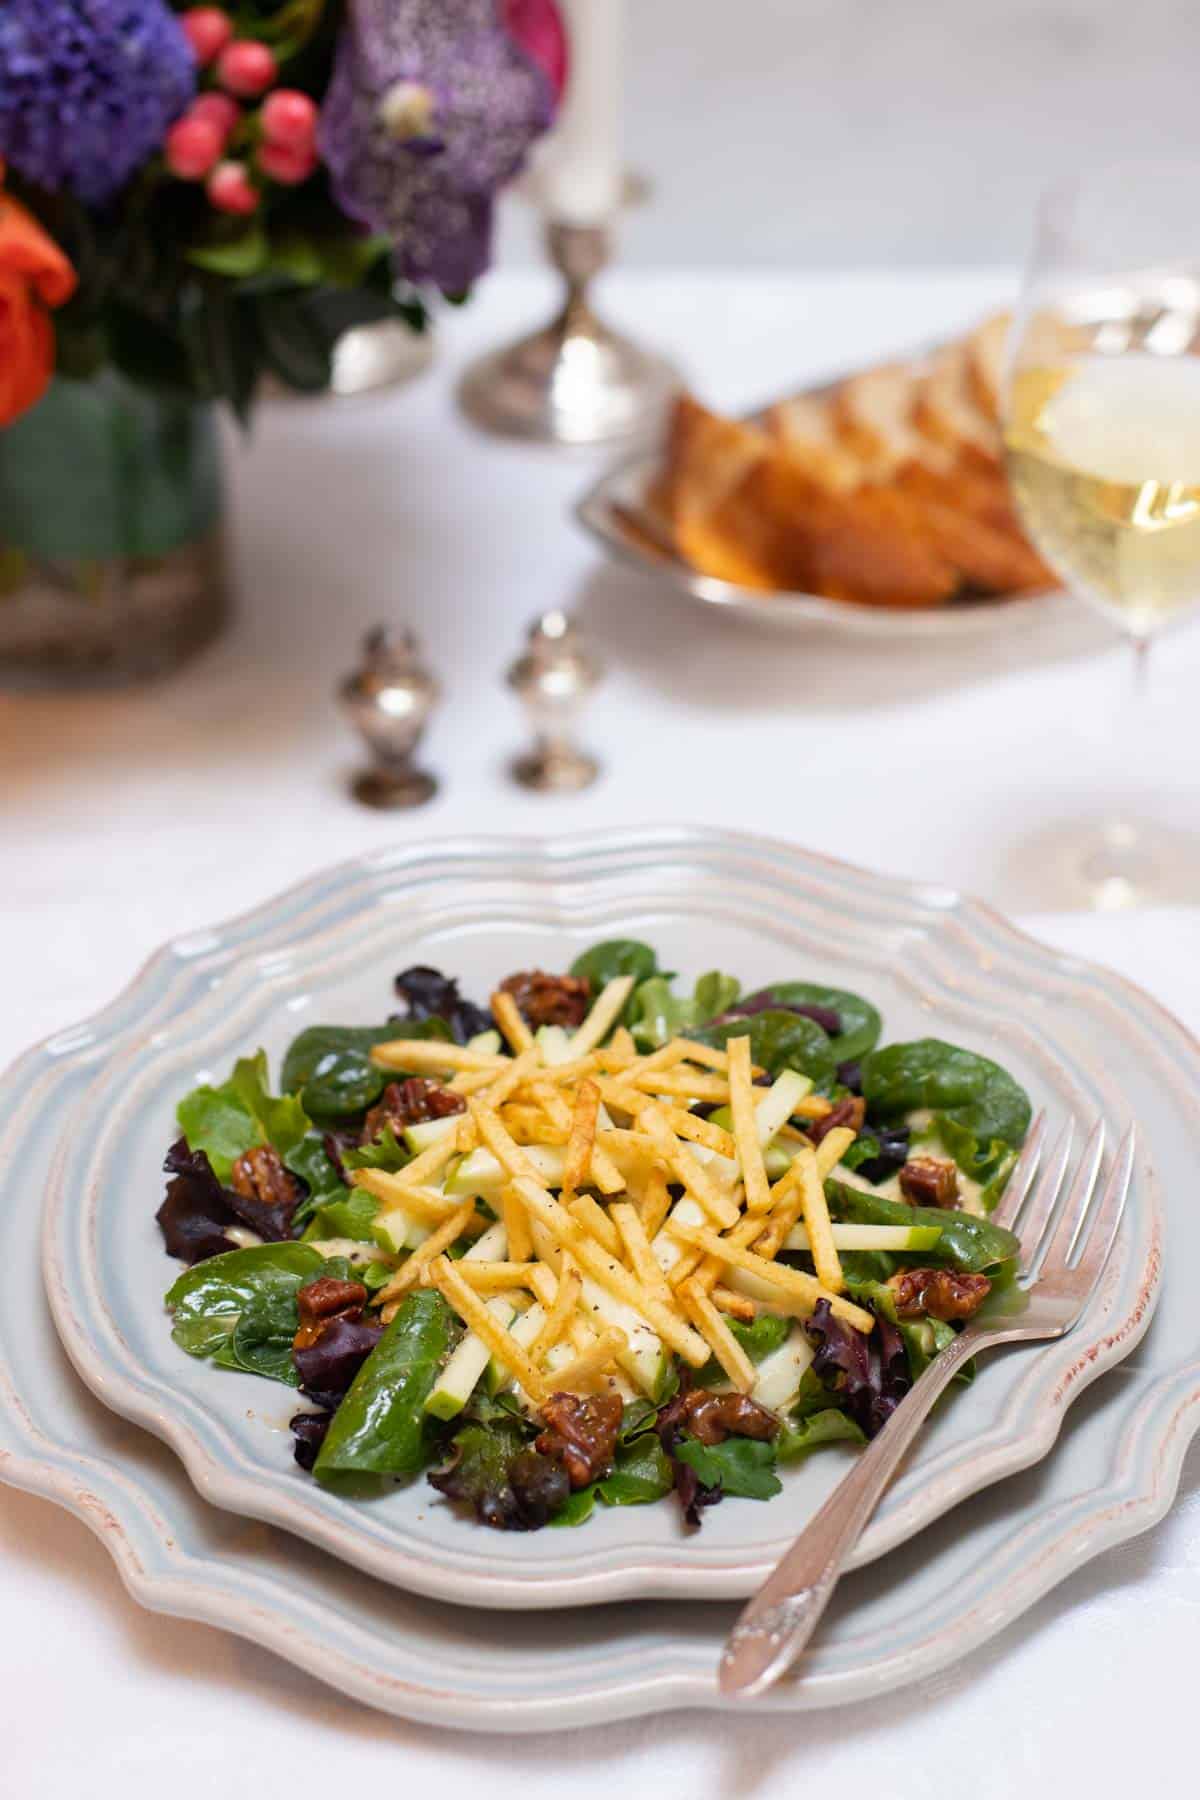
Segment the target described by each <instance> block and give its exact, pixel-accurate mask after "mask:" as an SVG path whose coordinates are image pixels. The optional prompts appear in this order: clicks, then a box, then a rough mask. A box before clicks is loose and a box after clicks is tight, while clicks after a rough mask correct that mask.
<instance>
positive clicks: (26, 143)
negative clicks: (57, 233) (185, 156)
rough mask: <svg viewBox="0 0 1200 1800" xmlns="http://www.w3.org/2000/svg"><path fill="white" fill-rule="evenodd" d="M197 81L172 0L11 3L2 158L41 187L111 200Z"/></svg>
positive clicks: (1, 27)
mask: <svg viewBox="0 0 1200 1800" xmlns="http://www.w3.org/2000/svg"><path fill="white" fill-rule="evenodd" d="M195 87H196V70H195V63H194V61H193V58H192V53H191V51H190V49H189V48H188V43H187V39H186V38H185V37H184V35H183V31H182V30H181V28H180V25H179V21H178V19H177V18H176V17H175V15H174V13H172V12H171V10H170V8H169V7H168V6H166V5H165V4H164V0H4V3H3V4H2V5H0V156H4V157H7V158H8V160H9V161H10V162H11V163H12V165H13V168H14V169H16V170H18V171H19V173H20V174H22V175H23V176H24V177H25V179H26V180H27V181H30V182H32V183H33V184H34V185H35V186H36V187H41V188H46V189H48V190H49V191H50V192H52V193H53V192H56V191H57V190H58V189H59V188H70V189H71V190H72V191H73V192H74V193H75V194H77V195H78V196H79V198H80V199H81V200H83V201H85V202H86V203H87V204H88V205H90V206H103V205H104V203H105V202H106V201H107V200H109V199H111V198H112V196H113V194H115V193H116V192H117V189H118V188H120V187H122V186H123V185H124V183H125V182H126V181H127V180H128V179H129V177H130V176H131V175H132V174H133V172H134V170H135V169H137V168H138V167H139V166H140V164H142V163H143V162H145V161H146V159H147V158H148V157H149V156H151V155H153V153H154V151H155V150H157V148H158V147H159V145H160V144H161V143H162V141H163V137H164V136H165V134H166V130H167V127H168V125H170V123H171V121H172V120H173V119H175V118H177V117H178V115H179V114H180V113H181V112H182V111H183V109H184V107H185V106H186V105H187V103H188V101H189V100H190V99H191V97H192V95H193V93H194V92H195Z"/></svg>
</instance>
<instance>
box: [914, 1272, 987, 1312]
mask: <svg viewBox="0 0 1200 1800" xmlns="http://www.w3.org/2000/svg"><path fill="white" fill-rule="evenodd" d="M888 1286H889V1287H890V1288H891V1289H892V1292H893V1293H894V1294H895V1296H896V1316H897V1318H900V1319H917V1318H920V1316H921V1314H922V1313H928V1315H929V1317H930V1318H931V1319H969V1318H971V1317H972V1315H973V1314H974V1313H977V1312H978V1311H979V1308H980V1307H981V1306H982V1305H983V1302H984V1301H985V1300H986V1298H987V1296H988V1294H989V1293H990V1292H991V1287H992V1284H991V1282H990V1281H989V1280H988V1278H987V1276H986V1275H966V1274H960V1272H959V1271H958V1270H957V1269H898V1270H897V1271H896V1273H895V1274H894V1275H893V1276H891V1277H890V1278H889V1280H888Z"/></svg>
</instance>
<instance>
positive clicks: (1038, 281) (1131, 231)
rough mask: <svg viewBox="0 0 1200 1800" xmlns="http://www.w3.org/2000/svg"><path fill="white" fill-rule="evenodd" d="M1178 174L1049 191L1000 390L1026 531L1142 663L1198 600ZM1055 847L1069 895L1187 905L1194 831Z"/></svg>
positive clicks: (1111, 830) (1198, 306) (1198, 480)
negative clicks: (1069, 882) (1068, 861)
mask: <svg viewBox="0 0 1200 1800" xmlns="http://www.w3.org/2000/svg"><path fill="white" fill-rule="evenodd" d="M1188 174H1189V185H1190V181H1191V180H1193V179H1194V175H1193V174H1192V172H1191V171H1189V172H1188ZM1182 180H1183V176H1182V172H1181V171H1179V170H1174V171H1169V172H1164V171H1162V170H1158V171H1154V172H1153V173H1152V174H1151V173H1147V172H1146V171H1145V170H1142V171H1140V172H1137V173H1135V172H1134V171H1133V170H1132V169H1131V170H1127V171H1124V172H1123V173H1118V174H1116V175H1115V176H1114V173H1113V172H1112V171H1107V172H1105V173H1104V174H1103V176H1102V177H1099V176H1098V177H1096V178H1094V179H1093V178H1092V177H1087V178H1084V179H1082V180H1080V181H1078V182H1075V183H1069V184H1064V185H1063V186H1062V187H1059V188H1056V189H1054V190H1052V191H1051V192H1050V193H1049V194H1048V195H1047V197H1046V199H1045V201H1044V202H1043V205H1042V209H1041V214H1040V219H1039V226H1038V234H1037V242H1036V245H1035V250H1034V255H1033V258H1032V262H1031V265H1030V269H1029V273H1028V276H1027V279H1026V283H1025V288H1024V292H1023V295H1022V299H1021V304H1020V307H1019V309H1018V313H1017V316H1016V318H1015V320H1014V324H1013V330H1012V336H1011V340H1010V345H1009V368H1008V375H1007V380H1006V384H1005V395H1004V418H1003V427H1004V441H1005V450H1006V458H1007V464H1008V471H1009V477H1010V480H1011V483H1012V487H1013V492H1014V494H1015V496H1016V501H1017V505H1018V507H1019V509H1020V512H1021V517H1022V520H1023V522H1024V525H1025V527H1026V530H1027V531H1028V533H1029V536H1030V537H1031V538H1032V540H1033V542H1034V543H1035V544H1036V546H1037V548H1038V549H1039V550H1040V552H1041V553H1042V555H1043V556H1044V558H1045V559H1046V561H1047V562H1048V563H1049V564H1050V565H1051V567H1052V568H1054V569H1055V570H1056V571H1057V573H1058V574H1059V575H1060V576H1061V577H1062V579H1063V581H1064V582H1065V583H1066V585H1067V586H1068V587H1069V588H1070V589H1072V590H1073V591H1074V592H1076V593H1078V594H1080V595H1081V596H1082V597H1083V598H1084V599H1087V600H1090V601H1091V602H1092V603H1093V604H1094V605H1095V606H1097V607H1099V608H1100V609H1101V611H1103V612H1104V613H1105V614H1107V616H1108V617H1109V618H1111V619H1112V620H1113V621H1114V622H1115V623H1116V624H1117V625H1118V626H1119V627H1120V629H1121V630H1122V632H1123V633H1124V634H1125V636H1126V637H1127V639H1128V640H1129V641H1130V643H1131V644H1132V646H1133V648H1134V651H1135V654H1136V658H1137V662H1138V664H1139V666H1140V667H1142V668H1144V664H1145V657H1146V651H1147V646H1148V644H1149V641H1150V639H1151V637H1152V636H1154V635H1155V634H1157V633H1158V632H1160V631H1161V630H1162V629H1163V628H1164V627H1166V626H1167V625H1169V624H1170V623H1171V622H1172V621H1174V620H1176V619H1178V618H1180V617H1181V616H1182V615H1183V614H1184V613H1186V612H1187V611H1188V610H1189V609H1192V608H1194V607H1196V606H1197V605H1198V604H1200V232H1197V233H1196V234H1195V249H1194V251H1193V252H1191V253H1190V254H1188V253H1187V252H1182V251H1181V252H1179V253H1178V254H1173V252H1174V251H1175V250H1176V246H1177V242H1178V241H1179V240H1181V239H1183V238H1184V236H1185V233H1186V228H1187V222H1186V220H1183V221H1181V218H1180V213H1179V207H1178V199H1179V195H1180V193H1186V192H1187V191H1188V188H1187V186H1181V182H1182ZM1171 196H1174V199H1173V200H1171V199H1170V197H1171ZM1169 200H1170V204H1168V201H1169ZM1185 212H1186V209H1185ZM1137 735H1139V736H1140V735H1141V734H1140V733H1139V734H1137ZM1065 849H1066V851H1067V853H1068V854H1069V855H1070V856H1071V857H1072V858H1073V860H1074V869H1073V875H1074V888H1075V894H1076V896H1077V897H1078V898H1079V899H1081V900H1084V899H1087V900H1090V901H1091V902H1092V903H1093V904H1095V905H1100V906H1110V907H1112V906H1123V905H1131V904H1135V903H1138V902H1145V901H1150V900H1154V899H1156V898H1170V899H1176V900H1178V899H1184V898H1189V897H1190V898H1192V899H1200V838H1190V837H1189V836H1188V835H1187V834H1185V833H1181V832H1179V831H1168V830H1166V829H1165V828H1163V827H1161V826H1159V825H1157V824H1156V823H1155V821H1153V820H1152V819H1149V820H1148V819H1145V818H1141V817H1139V818H1138V819H1137V820H1136V821H1132V820H1125V819H1120V818H1112V819H1108V820H1105V821H1102V822H1098V823H1097V825H1096V826H1095V828H1094V830H1092V831H1091V832H1090V834H1080V836H1079V838H1078V840H1077V841H1076V842H1075V843H1073V844H1069V845H1066V846H1065Z"/></svg>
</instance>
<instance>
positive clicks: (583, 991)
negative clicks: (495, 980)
mask: <svg viewBox="0 0 1200 1800" xmlns="http://www.w3.org/2000/svg"><path fill="white" fill-rule="evenodd" d="M500 987H501V990H502V992H504V993H506V994H511V995H512V997H513V999H514V1000H515V1001H516V1003H517V1010H518V1011H519V1012H520V1014H521V1017H522V1018H523V1019H524V1021H525V1023H526V1024H527V1025H532V1026H534V1027H536V1026H538V1025H568V1026H575V1025H582V1023H583V1021H584V1018H585V1016H586V1014H587V1010H588V1007H589V1006H590V1004H591V999H592V984H591V982H590V981H589V980H588V979H587V976H586V975H547V974H546V972H545V970H544V969H524V970H522V971H520V972H519V973H518V974H516V975H509V976H507V977H506V978H505V980H503V981H502V982H501V983H500Z"/></svg>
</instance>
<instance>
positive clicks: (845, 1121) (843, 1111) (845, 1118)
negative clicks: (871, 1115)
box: [804, 1094, 867, 1144]
mask: <svg viewBox="0 0 1200 1800" xmlns="http://www.w3.org/2000/svg"><path fill="white" fill-rule="evenodd" d="M866 1116H867V1103H866V1101H865V1100H864V1099H863V1098H862V1096H861V1095H860V1094H847V1095H846V1096H845V1098H844V1099H842V1100H839V1101H838V1103H837V1105H836V1106H835V1107H834V1108H833V1110H832V1111H831V1112H827V1113H826V1114H825V1117H824V1118H823V1119H811V1120H809V1121H808V1122H807V1123H806V1124H805V1127H804V1129H805V1131H806V1132H807V1133H808V1135H809V1137H810V1138H811V1139H812V1141H813V1143H814V1144H819V1143H820V1142H821V1139H822V1138H824V1137H828V1136H829V1133H830V1132H831V1131H832V1130H833V1128H834V1126H835V1125H849V1127H850V1129H851V1131H855V1132H858V1131H861V1130H862V1128H863V1120H864V1119H865V1118H866Z"/></svg>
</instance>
